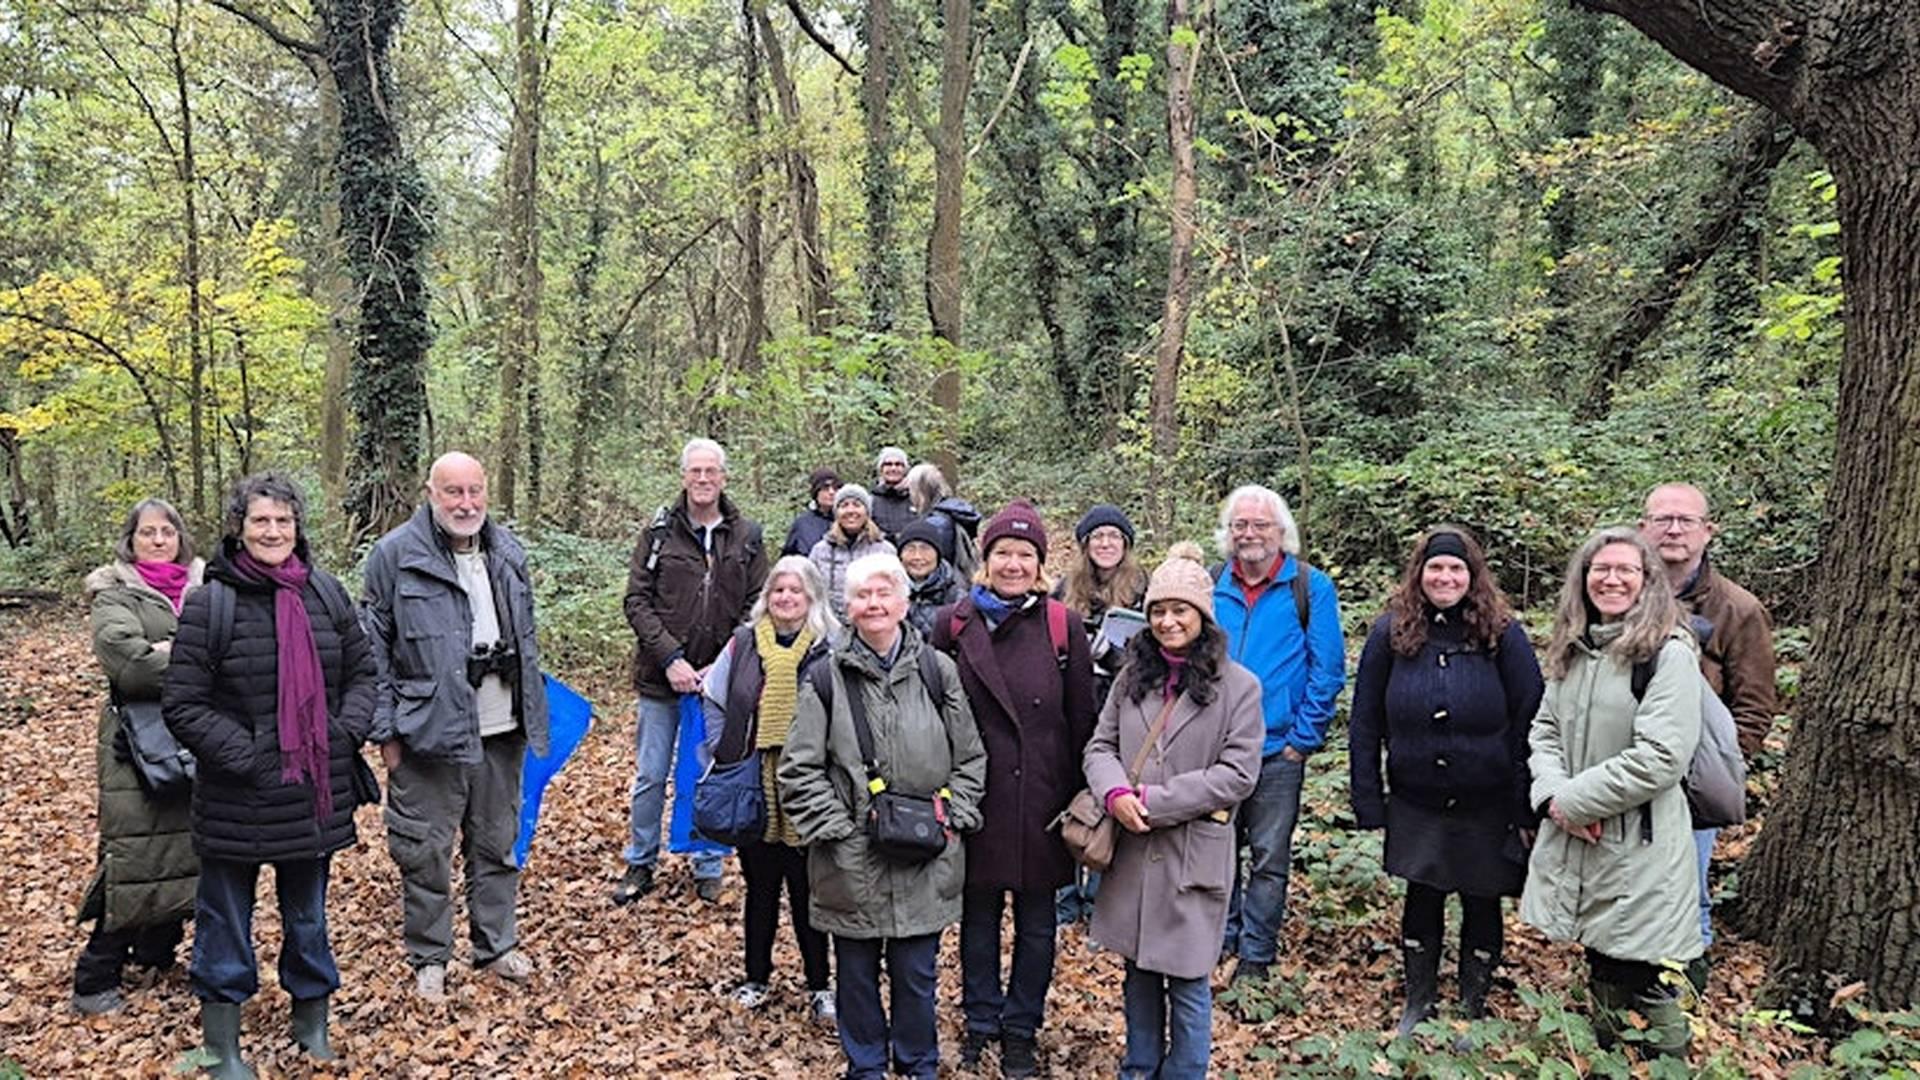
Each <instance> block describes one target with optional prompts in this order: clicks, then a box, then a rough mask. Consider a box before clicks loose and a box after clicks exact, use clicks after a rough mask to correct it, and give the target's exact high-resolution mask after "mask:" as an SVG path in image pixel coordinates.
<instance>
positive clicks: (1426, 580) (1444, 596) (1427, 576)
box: [1420, 555, 1473, 611]
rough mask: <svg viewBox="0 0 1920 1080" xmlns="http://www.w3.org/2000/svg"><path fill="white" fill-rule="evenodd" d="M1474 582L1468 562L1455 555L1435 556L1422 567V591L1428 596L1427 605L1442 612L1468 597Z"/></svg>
mask: <svg viewBox="0 0 1920 1080" xmlns="http://www.w3.org/2000/svg"><path fill="white" fill-rule="evenodd" d="M1472 580H1473V577H1472V575H1471V574H1470V573H1468V571H1467V564H1466V561H1465V560H1463V559H1460V558H1459V557H1457V556H1454V555H1435V556H1434V557H1433V558H1431V559H1428V560H1427V561H1426V562H1424V563H1422V564H1421V566H1420V591H1421V592H1423V593H1425V594H1426V596H1427V603H1429V604H1432V605H1433V606H1434V607H1436V608H1439V609H1440V610H1442V611H1445V610H1446V609H1448V608H1450V607H1452V606H1453V605H1455V604H1457V603H1459V602H1460V598H1461V597H1463V596H1465V595H1467V585H1468V584H1469V583H1471V582H1472Z"/></svg>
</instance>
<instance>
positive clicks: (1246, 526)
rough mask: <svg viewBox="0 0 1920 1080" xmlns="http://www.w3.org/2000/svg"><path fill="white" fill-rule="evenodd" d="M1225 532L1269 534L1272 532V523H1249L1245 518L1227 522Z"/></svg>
mask: <svg viewBox="0 0 1920 1080" xmlns="http://www.w3.org/2000/svg"><path fill="white" fill-rule="evenodd" d="M1227 531H1228V532H1236V533H1263V532H1271V531H1273V522H1271V521H1249V520H1247V519H1246V518H1240V519H1239V520H1236V521H1229V522H1227Z"/></svg>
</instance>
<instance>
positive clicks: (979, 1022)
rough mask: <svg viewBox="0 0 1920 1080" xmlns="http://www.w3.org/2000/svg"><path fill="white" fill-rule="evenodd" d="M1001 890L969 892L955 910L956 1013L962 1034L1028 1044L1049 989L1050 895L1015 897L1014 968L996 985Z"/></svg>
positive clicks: (1003, 904)
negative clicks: (1016, 1038) (957, 934)
mask: <svg viewBox="0 0 1920 1080" xmlns="http://www.w3.org/2000/svg"><path fill="white" fill-rule="evenodd" d="M1008 895H1009V893H1008V890H1005V889H974V888H969V889H968V890H967V891H966V895H965V897H964V899H963V900H962V902H961V908H960V1011H961V1012H962V1013H964V1014H966V1018H967V1030H968V1031H973V1032H978V1033H980V1034H983V1035H996V1036H998V1035H1013V1036H1021V1037H1025V1038H1029V1039H1031V1038H1033V1035H1034V1032H1036V1031H1039V1030H1040V1020H1041V1017H1042V1015H1043V1014H1044V1013H1045V1011H1046V1007H1047V987H1049V986H1051V985H1052V984H1053V952H1054V931H1055V929H1056V926H1055V924H1054V912H1053V890H1051V889H1031V890H1027V891H1014V892H1012V894H1011V895H1012V896H1013V966H1012V968H1011V969H1010V970H1009V971H1008V972H1007V981H1006V984H1005V986H1004V988H1003V987H1002V985H1001V982H1000V913H1001V912H1002V911H1004V910H1006V898H1007V896H1008Z"/></svg>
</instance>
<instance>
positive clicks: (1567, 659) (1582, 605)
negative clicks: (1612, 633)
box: [1545, 525, 1682, 679]
mask: <svg viewBox="0 0 1920 1080" xmlns="http://www.w3.org/2000/svg"><path fill="white" fill-rule="evenodd" d="M1608 544H1626V545H1629V546H1630V547H1632V548H1633V549H1634V550H1635V551H1636V552H1638V553H1639V555H1640V595H1639V596H1638V597H1637V598H1635V599H1634V601H1633V606H1632V607H1631V608H1628V609H1627V613H1626V614H1625V615H1623V616H1621V619H1620V621H1621V622H1622V623H1623V624H1624V626H1623V627H1622V630H1621V633H1620V636H1619V637H1617V638H1615V639H1614V640H1613V641H1612V642H1610V643H1608V645H1607V646H1606V649H1605V651H1606V652H1608V653H1611V654H1613V655H1614V656H1616V657H1618V658H1619V659H1621V660H1622V661H1624V662H1626V663H1629V664H1637V663H1639V662H1640V661H1642V660H1647V659H1650V658H1651V657H1652V656H1653V655H1654V654H1655V653H1657V652H1659V651H1660V647H1661V646H1662V645H1664V644H1666V640H1667V636H1668V635H1669V634H1671V633H1672V632H1673V628H1674V627H1675V626H1678V625H1679V624H1680V619H1681V615H1682V612H1681V608H1680V601H1678V600H1676V599H1674V596H1673V586H1672V585H1671V584H1670V583H1669V582H1668V581H1667V569H1666V566H1665V565H1664V564H1663V563H1662V562H1661V561H1660V553H1659V552H1657V551H1655V550H1654V549H1653V546H1652V545H1651V544H1648V543H1647V541H1646V539H1645V538H1643V537H1642V536H1641V535H1640V532H1639V530H1637V529H1634V528H1633V527H1631V526H1628V525H1613V526H1609V527H1608V528H1604V529H1601V530H1599V531H1598V532H1596V533H1594V534H1593V535H1592V536H1589V537H1587V542H1586V543H1584V544H1581V545H1580V550H1578V551H1576V552H1574V553H1573V558H1571V559H1569V560H1567V577H1566V580H1565V581H1563V582H1561V584H1560V602H1559V604H1558V605H1556V606H1555V607H1554V611H1553V636H1552V637H1551V638H1549V639H1548V641H1547V655H1546V664H1545V667H1546V674H1547V678H1549V679H1563V678H1565V677H1566V674H1567V668H1568V667H1569V666H1571V665H1572V662H1573V657H1574V653H1575V652H1576V651H1577V650H1578V649H1579V643H1580V639H1581V638H1583V637H1585V636H1586V635H1587V631H1588V630H1589V629H1591V628H1592V626H1593V624H1594V623H1596V622H1598V621H1600V612H1599V611H1598V610H1596V609H1595V608H1594V606H1593V601H1591V600H1589V599H1587V569H1588V568H1589V567H1591V566H1592V565H1593V557H1594V556H1595V555H1596V554H1598V553H1599V551H1600V549H1601V548H1603V547H1606V546H1607V545H1608Z"/></svg>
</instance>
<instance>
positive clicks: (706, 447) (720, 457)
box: [680, 439, 727, 472]
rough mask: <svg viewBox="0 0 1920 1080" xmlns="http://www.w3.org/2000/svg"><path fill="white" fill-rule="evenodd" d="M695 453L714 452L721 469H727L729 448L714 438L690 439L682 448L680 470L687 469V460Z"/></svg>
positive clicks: (722, 470) (724, 470) (723, 470)
mask: <svg viewBox="0 0 1920 1080" xmlns="http://www.w3.org/2000/svg"><path fill="white" fill-rule="evenodd" d="M695 454H712V455H713V457H714V460H716V461H718V462H719V463H720V471H721V472H726V471H727V448H726V447H724V446H721V445H720V444H719V443H717V442H714V441H713V440H712V439H688V440H687V445H685V446H683V447H681V448H680V471H681V472H686V471H687V462H688V461H689V460H690V459H691V458H692V457H693V455H695Z"/></svg>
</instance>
